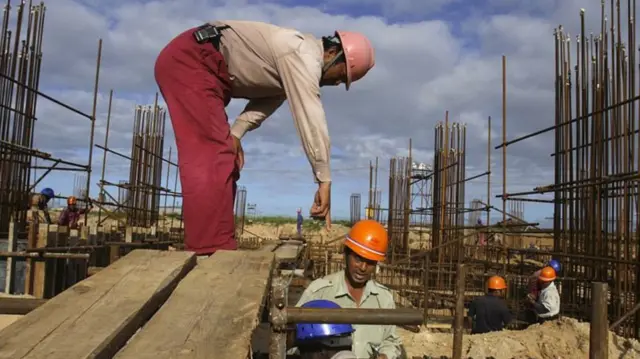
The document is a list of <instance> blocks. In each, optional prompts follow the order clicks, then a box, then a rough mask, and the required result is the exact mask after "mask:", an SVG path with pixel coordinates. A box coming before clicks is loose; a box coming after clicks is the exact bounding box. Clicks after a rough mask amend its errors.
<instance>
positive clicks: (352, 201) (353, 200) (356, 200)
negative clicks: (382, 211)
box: [349, 193, 362, 226]
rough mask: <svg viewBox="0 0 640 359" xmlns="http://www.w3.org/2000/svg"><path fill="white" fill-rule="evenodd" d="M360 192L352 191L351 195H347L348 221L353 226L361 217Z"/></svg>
mask: <svg viewBox="0 0 640 359" xmlns="http://www.w3.org/2000/svg"><path fill="white" fill-rule="evenodd" d="M361 205H362V204H361V202H360V193H352V194H351V197H349V221H350V222H351V225H352V226H353V225H354V224H355V223H356V222H358V221H359V220H360V218H361V214H360V206H361Z"/></svg>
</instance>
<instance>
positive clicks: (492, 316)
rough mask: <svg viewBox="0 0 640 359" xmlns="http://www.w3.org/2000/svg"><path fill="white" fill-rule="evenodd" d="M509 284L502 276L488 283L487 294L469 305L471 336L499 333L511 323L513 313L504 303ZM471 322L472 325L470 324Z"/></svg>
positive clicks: (491, 279) (468, 315)
mask: <svg viewBox="0 0 640 359" xmlns="http://www.w3.org/2000/svg"><path fill="white" fill-rule="evenodd" d="M506 289H507V283H506V282H505V280H504V278H502V277H500V276H493V277H491V278H489V280H488V281H487V294H486V295H484V296H482V297H478V298H476V299H474V300H473V301H472V302H471V304H469V312H468V314H467V321H468V324H470V325H469V326H470V327H471V334H483V333H489V332H497V331H500V330H502V329H504V328H505V327H506V326H507V325H508V324H509V323H510V322H511V312H510V311H509V308H507V303H505V301H504V296H505V292H506ZM469 322H470V323H469Z"/></svg>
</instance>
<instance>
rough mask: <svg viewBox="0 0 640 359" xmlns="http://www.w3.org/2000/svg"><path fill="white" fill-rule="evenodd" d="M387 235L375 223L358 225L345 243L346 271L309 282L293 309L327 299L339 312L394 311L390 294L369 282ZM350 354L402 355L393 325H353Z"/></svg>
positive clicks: (383, 357) (394, 357)
mask: <svg viewBox="0 0 640 359" xmlns="http://www.w3.org/2000/svg"><path fill="white" fill-rule="evenodd" d="M387 247H388V238H387V231H386V230H385V228H384V227H383V226H382V225H381V224H380V223H378V222H376V221H374V220H363V221H360V222H357V223H356V224H355V225H354V226H353V227H352V228H351V230H350V231H349V234H347V236H346V238H345V241H344V258H345V263H346V268H345V269H344V270H341V271H339V272H336V273H333V274H329V275H327V276H325V277H324V278H319V279H316V280H314V281H313V282H311V284H309V287H308V288H307V289H306V290H305V291H304V293H302V297H301V298H300V300H299V301H298V304H297V305H296V306H300V305H302V304H304V303H306V302H308V301H310V300H313V299H327V300H330V301H333V302H335V303H337V304H338V305H340V307H342V308H383V309H393V308H395V307H396V306H395V302H394V301H393V296H392V294H391V291H390V290H389V289H388V288H387V287H385V286H383V285H381V284H380V283H377V282H376V281H374V280H373V279H371V276H372V274H373V273H374V272H375V270H376V267H377V265H378V262H379V261H382V260H384V259H385V256H386V253H387ZM353 327H354V329H355V332H354V333H353V345H352V351H353V352H354V353H355V354H356V356H357V357H358V358H369V357H371V356H372V355H375V353H378V356H377V358H378V359H397V358H399V357H400V354H401V342H400V338H399V337H398V335H397V334H396V327H395V325H354V326H353Z"/></svg>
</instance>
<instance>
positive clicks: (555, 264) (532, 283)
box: [527, 259, 561, 298]
mask: <svg viewBox="0 0 640 359" xmlns="http://www.w3.org/2000/svg"><path fill="white" fill-rule="evenodd" d="M544 267H551V268H553V269H554V270H555V271H556V274H559V273H560V268H561V266H560V262H559V261H557V260H555V259H552V260H550V261H549V262H548V263H547V264H546V265H545V266H544ZM544 267H543V268H544ZM541 271H542V268H541V269H538V270H537V271H535V272H533V274H532V275H531V278H530V279H529V286H528V292H527V293H528V294H531V295H533V297H534V298H538V292H539V288H538V277H540V272H541Z"/></svg>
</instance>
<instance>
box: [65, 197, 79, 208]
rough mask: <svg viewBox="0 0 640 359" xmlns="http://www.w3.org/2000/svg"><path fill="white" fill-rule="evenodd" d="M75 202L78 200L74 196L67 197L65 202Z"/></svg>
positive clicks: (69, 203)
mask: <svg viewBox="0 0 640 359" xmlns="http://www.w3.org/2000/svg"><path fill="white" fill-rule="evenodd" d="M76 202H78V199H77V198H76V197H75V196H71V197H69V198H67V204H68V205H70V206H71V205H72V204H76Z"/></svg>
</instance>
